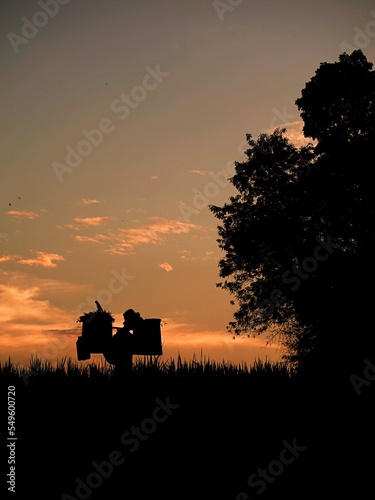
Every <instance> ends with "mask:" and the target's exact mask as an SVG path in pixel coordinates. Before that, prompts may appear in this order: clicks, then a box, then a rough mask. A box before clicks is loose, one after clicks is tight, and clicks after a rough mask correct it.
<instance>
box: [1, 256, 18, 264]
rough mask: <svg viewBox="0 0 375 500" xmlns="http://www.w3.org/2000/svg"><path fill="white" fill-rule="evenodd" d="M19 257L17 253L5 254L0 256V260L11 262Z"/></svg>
mask: <svg viewBox="0 0 375 500" xmlns="http://www.w3.org/2000/svg"><path fill="white" fill-rule="evenodd" d="M17 259H19V257H18V256H17V255H3V256H2V257H0V262H9V261H10V260H17Z"/></svg>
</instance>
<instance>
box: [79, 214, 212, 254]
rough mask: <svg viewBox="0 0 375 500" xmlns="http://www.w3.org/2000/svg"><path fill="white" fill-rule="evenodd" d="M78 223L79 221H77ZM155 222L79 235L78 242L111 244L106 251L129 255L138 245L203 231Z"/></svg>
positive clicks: (174, 222) (186, 225)
mask: <svg viewBox="0 0 375 500" xmlns="http://www.w3.org/2000/svg"><path fill="white" fill-rule="evenodd" d="M75 220H76V221H77V219H75ZM151 220H152V221H153V222H152V223H151V224H149V225H145V226H142V227H137V228H122V229H119V230H118V231H117V232H113V231H109V232H108V234H107V235H104V234H96V235H93V236H91V235H90V236H87V235H82V236H81V235H77V236H74V239H75V240H76V241H81V242H91V243H103V242H105V241H108V242H111V243H112V244H111V245H110V246H108V248H107V249H106V250H105V252H106V253H108V254H111V255H129V254H130V253H132V251H133V250H134V248H135V247H136V246H138V245H146V244H151V245H160V244H161V243H163V242H164V241H165V238H166V237H167V236H169V235H176V234H188V233H189V232H191V231H193V230H198V229H202V228H201V226H198V225H196V224H191V223H187V222H181V221H179V220H170V219H162V218H158V217H153V218H151Z"/></svg>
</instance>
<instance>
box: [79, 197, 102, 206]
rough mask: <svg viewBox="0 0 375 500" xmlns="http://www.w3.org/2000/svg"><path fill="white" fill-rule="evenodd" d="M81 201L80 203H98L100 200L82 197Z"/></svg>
mask: <svg viewBox="0 0 375 500" xmlns="http://www.w3.org/2000/svg"><path fill="white" fill-rule="evenodd" d="M81 203H82V205H98V204H99V203H101V201H100V200H91V199H89V198H82V199H81Z"/></svg>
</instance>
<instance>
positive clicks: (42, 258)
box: [17, 251, 65, 267]
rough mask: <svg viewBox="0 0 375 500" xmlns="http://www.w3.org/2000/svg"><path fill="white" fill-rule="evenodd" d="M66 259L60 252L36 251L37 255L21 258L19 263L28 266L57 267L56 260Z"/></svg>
mask: <svg viewBox="0 0 375 500" xmlns="http://www.w3.org/2000/svg"><path fill="white" fill-rule="evenodd" d="M60 260H65V259H64V257H63V256H62V255H59V254H58V253H46V252H39V251H37V252H36V257H34V258H32V259H21V260H19V261H18V262H17V263H18V264H24V265H27V266H41V267H56V266H57V264H56V263H55V262H54V261H60Z"/></svg>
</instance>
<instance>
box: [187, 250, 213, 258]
mask: <svg viewBox="0 0 375 500" xmlns="http://www.w3.org/2000/svg"><path fill="white" fill-rule="evenodd" d="M178 253H179V254H180V259H182V260H211V259H215V252H213V251H212V250H210V251H206V252H204V253H203V254H200V255H193V253H192V252H191V250H181V251H180V252H178Z"/></svg>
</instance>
